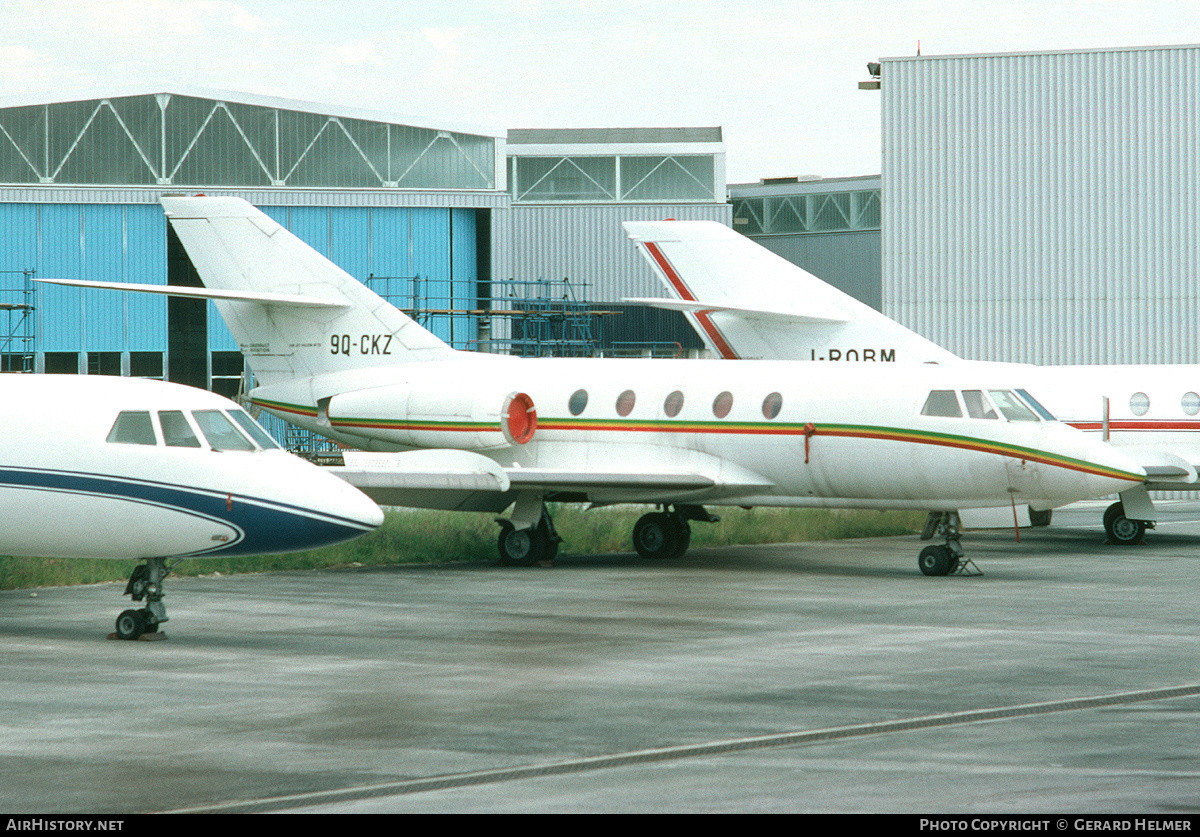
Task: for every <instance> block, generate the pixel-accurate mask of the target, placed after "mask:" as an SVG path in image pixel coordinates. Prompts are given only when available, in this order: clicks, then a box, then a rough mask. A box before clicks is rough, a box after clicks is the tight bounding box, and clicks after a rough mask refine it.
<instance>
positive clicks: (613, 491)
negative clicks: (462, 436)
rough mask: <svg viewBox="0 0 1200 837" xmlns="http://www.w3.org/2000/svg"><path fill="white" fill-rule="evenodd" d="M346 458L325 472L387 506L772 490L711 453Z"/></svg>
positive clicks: (491, 506) (481, 507) (493, 505)
mask: <svg viewBox="0 0 1200 837" xmlns="http://www.w3.org/2000/svg"><path fill="white" fill-rule="evenodd" d="M343 456H344V461H345V465H339V466H331V467H330V470H331V471H332V472H333V473H335V474H337V475H338V476H339V477H341V478H342V479H344V480H346V481H347V482H349V483H350V484H351V485H353V486H354V487H356V488H358V489H359V490H360V491H362V492H363V493H364V494H366V495H367V496H368V497H370V498H371V499H372V500H374V501H375V502H376V503H379V504H380V505H384V506H408V507H412V508H427V509H446V510H455V509H456V510H461V511H496V512H499V511H502V510H503V509H504V508H506V507H507V506H508V505H509V504H510V503H511V502H512V501H513V495H514V493H515V492H519V491H537V492H549V493H554V492H562V493H570V494H582V495H586V497H587V498H588V499H589V500H590V501H591V502H597V503H615V502H652V501H654V500H656V499H660V498H662V499H664V500H666V499H672V498H679V497H692V496H695V495H700V494H702V495H704V496H705V497H714V496H737V495H740V494H749V493H754V494H761V493H762V492H763V491H766V490H769V489H770V488H772V483H771V482H770V481H768V480H766V479H765V478H763V477H761V476H759V475H758V474H755V473H753V472H750V471H747V470H745V469H741V468H737V467H736V466H731V465H730V464H729V463H722V462H720V461H719V460H715V459H714V461H713V463H707V462H706V463H701V466H700V467H690V468H678V469H671V468H654V467H650V468H646V467H636V466H635V467H630V468H628V469H626V470H607V471H604V470H601V471H595V470H586V469H584V470H570V471H568V470H563V469H555V468H521V467H504V466H501V465H500V464H498V463H497V462H495V461H494V460H492V459H489V458H488V457H486V456H482V455H480V454H477V453H473V452H471V451H461V450H441V449H439V450H423V451H409V452H405V453H362V452H357V451H346V452H345V453H344V454H343ZM693 464H695V463H693ZM709 465H712V466H714V467H706V466H709ZM706 472H707V473H706Z"/></svg>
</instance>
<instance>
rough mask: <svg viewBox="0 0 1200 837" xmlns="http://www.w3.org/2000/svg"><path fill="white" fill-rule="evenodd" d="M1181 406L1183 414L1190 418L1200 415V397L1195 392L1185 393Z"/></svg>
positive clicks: (1180, 402)
mask: <svg viewBox="0 0 1200 837" xmlns="http://www.w3.org/2000/svg"><path fill="white" fill-rule="evenodd" d="M1179 406H1180V407H1182V408H1183V412H1184V413H1186V414H1187V415H1189V416H1194V415H1196V413H1200V395H1197V394H1196V393H1194V392H1185V393H1184V394H1183V398H1181V399H1180V400H1179Z"/></svg>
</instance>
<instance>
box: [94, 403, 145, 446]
mask: <svg viewBox="0 0 1200 837" xmlns="http://www.w3.org/2000/svg"><path fill="white" fill-rule="evenodd" d="M105 441H109V442H117V443H118V444H122V445H157V444H158V439H156V438H155V436H154V424H153V423H152V422H151V421H150V413H149V412H140V411H135V410H126V411H125V412H123V413H121V414H120V415H118V416H117V420H116V421H115V422H113V426H112V430H110V431H108V438H107V439H106V440H105Z"/></svg>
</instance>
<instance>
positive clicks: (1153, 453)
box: [625, 221, 1200, 544]
mask: <svg viewBox="0 0 1200 837" xmlns="http://www.w3.org/2000/svg"><path fill="white" fill-rule="evenodd" d="M625 229H626V231H627V232H628V234H629V237H630V238H631V239H633V241H635V242H636V243H637V245H638V247H639V249H640V250H641V252H642V254H643V255H644V256H645V257H646V260H647V261H648V262H649V263H650V265H651V266H652V267H653V268H654V271H655V272H656V273H657V274H658V277H659V279H660V280H661V281H662V283H663V285H664V287H665V288H666V289H667V291H668V293H671V294H673V295H674V298H670V299H636V300H634V299H630V300H626V301H627V302H639V303H643V304H648V305H654V306H657V307H662V308H668V309H673V310H680V311H683V312H685V314H686V315H687V317H688V318H689V320H690V321H691V323H692V325H693V327H695V329H696V331H697V332H698V333H699V334H700V335H701V337H702V338H703V339H704V340H705V342H706V345H707V346H708V348H709V350H710V351H712V352H713V353H714V354H717V355H719V356H721V357H723V358H773V359H792V360H807V361H833V362H837V363H838V367H837V368H838V369H839V370H841V371H845V370H846V369H847V368H848V367H846V366H845V364H846V363H847V362H849V363H850V364H852V365H855V366H857V365H871V366H877V365H879V364H887V365H889V366H891V365H892V364H893V363H894V364H906V363H917V364H922V363H925V364H930V363H936V364H943V365H955V366H958V367H959V368H964V367H965V368H973V369H984V368H986V369H988V370H989V374H990V372H991V371H992V370H1001V369H1008V370H1011V374H1013V375H1016V376H1019V377H1020V379H1021V380H1022V381H1024V382H1025V386H1026V387H1027V388H1028V389H1029V390H1030V391H1032V392H1034V393H1036V395H1037V397H1038V400H1039V401H1041V402H1042V404H1044V405H1045V406H1046V407H1047V408H1048V409H1049V410H1050V412H1051V413H1052V414H1053V415H1055V416H1057V417H1058V418H1059V420H1061V421H1062V422H1064V423H1066V424H1069V425H1071V426H1073V427H1076V428H1078V429H1081V430H1084V431H1088V432H1091V433H1092V434H1094V435H1096V436H1099V437H1101V438H1103V439H1105V440H1107V441H1111V442H1112V444H1114V445H1116V446H1119V447H1120V448H1121V449H1122V450H1124V451H1126V452H1127V453H1128V454H1129V455H1130V456H1131V457H1133V458H1134V459H1135V460H1136V461H1137V462H1138V463H1139V464H1141V465H1142V466H1143V467H1144V468H1145V470H1146V472H1147V475H1148V476H1149V479H1148V480H1147V481H1146V482H1145V483H1144V484H1142V485H1138V486H1133V487H1130V488H1128V489H1126V490H1124V491H1122V492H1120V496H1121V499H1120V500H1119V501H1118V502H1116V503H1113V504H1112V505H1111V506H1109V508H1108V509H1107V511H1106V512H1105V514H1104V528H1105V531H1106V532H1107V533H1108V536H1109V539H1110V540H1111V541H1112V542H1114V543H1118V544H1135V543H1139V542H1140V541H1141V540H1142V536H1143V535H1144V534H1145V531H1146V528H1147V527H1152V526H1153V525H1154V519H1155V516H1156V515H1155V511H1154V506H1153V503H1152V501H1151V499H1150V496H1149V493H1148V492H1149V491H1152V490H1158V491H1164V490H1165V491H1172V490H1176V491H1178V490H1194V489H1195V488H1197V485H1196V482H1197V468H1198V467H1200V394H1197V393H1198V391H1200V366H1191V365H1147V366H1135V365H1125V366H1034V365H1027V364H998V363H990V362H982V361H967V360H963V359H962V358H959V357H958V356H957V355H954V354H952V353H950V352H948V351H946V350H945V349H943V348H942V347H940V346H938V345H936V344H935V343H933V342H931V341H929V340H927V339H925V338H924V337H921V336H920V335H918V334H916V333H915V332H913V331H910V330H909V329H907V328H905V327H904V326H902V325H900V324H899V323H897V322H896V321H894V320H891V319H889V318H888V317H886V316H884V315H883V314H881V313H880V312H878V311H876V310H875V309H873V308H871V307H870V306H868V305H865V304H863V303H861V302H859V301H858V300H856V299H854V298H853V297H851V296H849V295H847V294H845V293H842V292H841V291H839V290H838V289H836V288H834V287H833V286H831V285H829V284H827V283H825V282H823V281H822V280H820V279H818V278H817V277H816V276H813V275H812V274H811V273H808V272H807V271H805V270H802V269H801V268H799V267H797V266H796V265H794V264H792V263H791V262H789V261H787V260H786V259H783V258H781V257H780V256H777V255H775V254H774V253H772V252H770V251H769V250H767V249H766V248H764V247H761V246H760V245H758V244H756V243H755V242H753V241H751V240H750V239H748V238H746V237H745V236H743V235H741V234H739V233H737V232H735V231H733V230H731V229H730V228H728V227H726V226H724V225H722V224H718V223H715V222H709V221H658V222H640V221H637V222H633V221H631V222H627V223H626V224H625ZM905 374H907V373H905ZM946 409H947V410H948V411H949V412H950V413H952V414H954V415H963V416H968V415H970V416H974V415H981V414H983V410H984V408H983V407H981V406H979V405H977V404H973V403H972V402H970V401H969V400H968V399H966V398H965V397H964V398H963V400H962V403H960V404H957V405H947V406H946ZM993 415H994V413H993ZM1050 509H1051V506H1046V505H1039V504H1030V518H1031V521H1032V522H1034V523H1035V524H1037V525H1045V524H1046V523H1049V522H1050Z"/></svg>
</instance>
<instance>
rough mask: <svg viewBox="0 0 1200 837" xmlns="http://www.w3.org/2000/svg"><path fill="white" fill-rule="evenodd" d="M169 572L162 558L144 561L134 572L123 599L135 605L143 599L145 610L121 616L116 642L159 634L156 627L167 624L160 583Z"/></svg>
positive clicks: (128, 612) (161, 584) (126, 611)
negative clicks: (128, 598)
mask: <svg viewBox="0 0 1200 837" xmlns="http://www.w3.org/2000/svg"><path fill="white" fill-rule="evenodd" d="M176 563H178V562H176ZM172 566H174V565H172ZM170 572H171V568H170V567H168V566H167V559H165V558H147V559H146V563H145V564H138V565H137V566H136V567H134V568H133V572H132V573H130V575H129V583H128V584H126V585H125V595H127V596H129V597H131V598H132V599H133V600H134V601H135V602H140V601H142V600H143V599H145V601H146V606H145V607H143V608H141V609H140V610H125V611H122V612H121V615H120V616H118V617H117V624H116V634H117V638H118V639H137V638H139V637H140V636H141V635H142V634H154V633H158V626H159V625H161V624H162V623H163V622H166V621H167V608H166V607H165V606H164V605H163V603H162V599H163V579H165V578H166V577H167V575H169V574H170Z"/></svg>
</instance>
